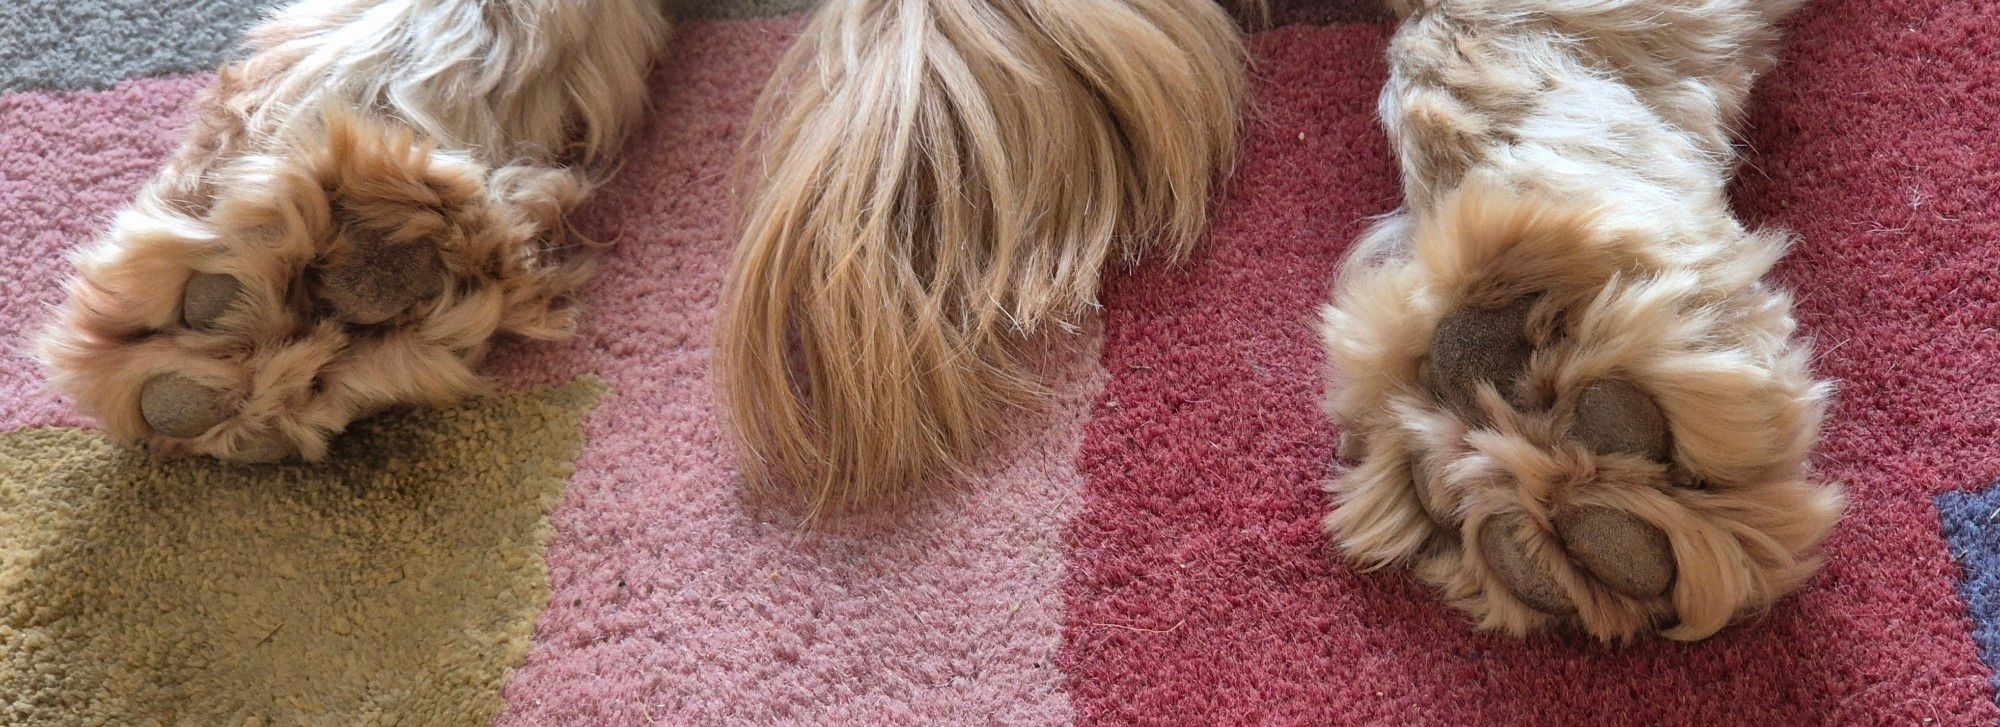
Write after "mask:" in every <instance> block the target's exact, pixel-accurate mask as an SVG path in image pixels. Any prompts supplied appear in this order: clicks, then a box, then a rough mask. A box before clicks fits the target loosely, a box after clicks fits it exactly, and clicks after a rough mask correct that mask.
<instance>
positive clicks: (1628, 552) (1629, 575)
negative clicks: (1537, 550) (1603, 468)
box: [1555, 507, 1675, 598]
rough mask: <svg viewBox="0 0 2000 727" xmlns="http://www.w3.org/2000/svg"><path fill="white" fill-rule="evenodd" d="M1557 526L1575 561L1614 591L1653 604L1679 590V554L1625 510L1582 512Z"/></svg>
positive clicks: (1568, 515) (1588, 509)
mask: <svg viewBox="0 0 2000 727" xmlns="http://www.w3.org/2000/svg"><path fill="white" fill-rule="evenodd" d="M1555 526H1556V536H1557V537H1560V538H1562V541H1563V547H1564V549H1565V550H1567V551H1569V554H1570V557H1572V558H1574V559H1575V560H1576V562H1577V563H1578V564H1579V565H1582V566H1583V568H1584V570H1587V571H1590V574H1591V575H1593V576H1596V577H1597V579H1598V580H1600V581H1602V582H1603V583H1604V585H1607V586H1610V587H1611V588H1612V589H1613V590H1616V591H1618V592H1619V593H1623V594H1625V595H1628V596H1632V597H1634V598H1652V597H1655V596H1659V595H1663V594H1665V593H1666V592H1667V589H1669V588H1672V587H1673V585H1674V571H1675V566H1674V549H1673V546H1672V544H1670V543H1668V542H1667V534H1666V533H1664V532H1662V531H1661V530H1660V529H1659V528H1657V527H1654V526H1653V524H1652V523H1648V522H1646V521H1644V520H1641V519H1639V518H1637V517H1635V516H1633V515H1631V514H1629V513H1626V512H1624V511H1621V510H1613V509H1611V508H1606V507H1580V508H1577V509H1576V510H1575V511H1572V512H1568V513H1564V514H1562V515H1559V516H1557V517H1556V519H1555Z"/></svg>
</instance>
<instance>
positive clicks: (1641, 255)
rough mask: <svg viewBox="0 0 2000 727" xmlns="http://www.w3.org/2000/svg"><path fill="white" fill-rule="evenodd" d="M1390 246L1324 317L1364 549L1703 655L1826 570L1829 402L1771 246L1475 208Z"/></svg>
mask: <svg viewBox="0 0 2000 727" xmlns="http://www.w3.org/2000/svg"><path fill="white" fill-rule="evenodd" d="M1396 224H1401V227H1400V228H1397V230H1400V231H1401V232H1402V233H1403V234H1407V235H1409V239H1408V241H1407V242H1408V248H1407V249H1406V251H1405V252H1406V254H1403V255H1401V256H1398V257H1395V258H1392V259H1387V260H1375V261H1372V264H1370V265H1369V266H1367V267H1361V268H1355V269H1352V270H1350V272H1349V275H1348V276H1347V277H1346V279H1345V280H1344V283H1345V290H1344V291H1343V293H1342V297H1341V298H1340V300H1339V302H1338V304H1337V305H1335V306H1332V307H1330V308H1329V309H1328V310H1327V311H1326V321H1327V322H1326V327H1325V330H1324V333H1325V340H1326V345H1327V347H1328V351H1329V357H1330V360H1331V364H1332V369H1333V373H1334V375H1335V379H1336V382H1335V387H1334V389H1333V391H1332V393H1331V397H1332V407H1331V409H1332V410H1333V412H1334V414H1335V415H1336V417H1338V418H1339V419H1340V420H1341V424H1342V425H1343V427H1344V431H1343V436H1344V437H1347V438H1349V439H1353V440H1356V441H1357V442H1358V443H1359V444H1360V446H1358V447H1356V451H1360V452H1364V453H1365V454H1364V456H1363V457H1362V458H1361V460H1360V461H1359V462H1358V463H1357V464H1356V466H1355V467H1354V468H1352V469H1351V470H1350V471H1348V472H1346V473H1345V474H1343V475H1342V476H1341V477H1340V478H1339V480H1338V481H1337V482H1336V483H1335V484H1334V488H1335V490H1336V491H1337V492H1338V493H1339V495H1340V496H1341V504H1340V506H1339V508H1338V509H1336V511H1335V512H1334V513H1333V514H1332V515H1331V516H1329V518H1328V522H1327V525H1328V528H1329V531H1330V532H1331V534H1332V535H1334V537H1335V538H1336V539H1337V540H1338V541H1339V543H1340V544H1341V546H1342V547H1343V548H1344V549H1345V550H1346V551H1347V552H1348V553H1350V554H1351V555H1353V556H1355V557H1357V558H1358V559H1360V560H1362V561H1363V562H1366V563H1369V564H1377V565H1379V564H1389V563H1403V564H1409V565H1412V566H1413V567H1414V568H1415V569H1416V571H1417V573H1418V574H1419V575H1420V576H1421V577H1423V578H1424V579H1426V580H1428V581H1430V582H1431V583H1433V584H1435V585H1437V586H1439V587H1441V588H1442V589H1443V590H1444V591H1445V593H1446V595H1447V597H1448V598H1450V599H1451V600H1452V601H1453V602H1454V603H1456V604H1457V605H1459V606H1460V607H1461V608H1464V609H1465V610H1467V611H1468V612H1470V613H1472V614H1473V615H1474V616H1476V617H1477V618H1479V619H1480V620H1481V622H1482V623H1483V624H1484V625H1486V626H1488V627H1492V628H1499V629H1503V630H1508V631H1512V632H1516V633H1521V632H1525V631H1528V630H1531V629H1533V628H1536V627H1538V626H1541V625H1545V624H1548V623H1552V622H1566V623H1572V624H1575V625H1579V626H1581V627H1582V628H1583V629H1584V630H1586V631H1588V632H1590V633H1592V634H1594V635H1596V636H1598V637H1600V638H1605V639H1620V638H1627V637H1631V636H1634V635H1638V634H1642V633H1650V632H1655V631H1657V632H1661V633H1664V634H1665V635H1667V636H1670V637H1674V638H1700V637H1703V636H1707V635H1708V634H1711V633H1713V632H1714V631H1716V630H1717V629H1719V628H1721V627H1722V626H1723V625H1725V624H1727V623H1728V622H1729V621H1730V620H1732V619H1734V618H1735V617H1737V616H1738V615H1741V614H1742V613H1746V612H1749V611H1753V610H1755V609H1757V608H1760V607H1762V606H1764V605H1767V604H1769V603H1770V602H1771V601H1772V600H1773V599H1775V598H1777V597H1778V596H1781V595H1783V594H1784V593H1786V592H1789V591H1790V590H1792V589H1793V588H1794V587H1796V585H1797V584H1798V583H1799V582H1800V581H1801V580H1802V579H1803V578H1805V577H1806V576H1807V575H1809V574H1810V573H1811V572H1812V571H1813V569H1814V567H1815V566H1816V565H1817V561H1816V559H1815V558H1814V556H1813V555H1812V553H1811V550H1812V548H1813V547H1814V546H1815V545H1816V544H1817V543H1818V541H1819V540H1820V538H1821V537H1823V536H1824V535H1825V533H1826V532H1827V530H1828V529H1829V528H1830V527H1831V525H1832V522H1833V520H1834V519H1835V518H1836V517H1837V516H1838V513H1839V509H1840V496H1839V492H1838V489H1837V488H1834V487H1828V486H1820V485H1815V484H1813V483H1811V482H1809V481H1807V479H1806V477H1807V471H1806V464H1805V455H1806V453H1807V451H1808V450H1809V449H1810V447H1811V445H1812V442H1813V439H1814V438H1815V436H1816V431H1817V425H1818V419H1819V415H1820V411H1821V408H1822V407H1823V401H1824V398H1825V395H1826V388H1825V387H1824V386H1823V385H1821V384H1819V383H1817V382H1815V381H1813V380H1812V378H1811V377H1810V375H1809V373H1808V372H1807V371H1806V367H1805V360H1806V353H1805V349H1804V346H1803V345H1802V344H1800V343H1797V342H1795V341H1794V340H1793V339H1792V336H1791V333H1792V323H1791V320H1790V316H1789V307H1790V304H1789V300H1788V299H1787V298H1786V296H1784V295H1783V294H1782V293H1781V292H1778V291H1775V290H1772V289H1770V288H1767V287H1765V286H1764V285H1763V284H1761V283H1760V282H1758V278H1760V277H1761V276H1762V274H1763V272H1764V270H1765V269H1766V268H1768V265H1769V262H1770V261H1771V260H1773V259H1775V250H1772V249H1768V248H1767V247H1764V246H1768V245H1771V244H1773V243H1772V241H1770V240H1767V239H1765V238H1762V237H1760V236H1757V235H1753V234H1749V233H1743V234H1741V236H1740V239H1737V240H1734V241H1733V244H1732V245H1729V246H1716V247H1715V248H1713V249H1709V250H1704V251H1700V252H1701V253H1702V254H1700V255H1696V254H1694V251H1689V250H1682V249H1674V248H1672V247H1671V246H1669V245H1665V244H1661V243H1659V242H1657V241H1656V240H1654V239H1653V238H1650V237H1648V236H1647V235H1646V234H1645V233H1644V232H1643V231H1637V230H1629V229H1619V228H1617V227H1613V226H1611V225H1608V224H1606V223H1604V222H1603V221H1602V220H1601V219H1600V218H1599V216H1598V215H1596V214H1594V213H1593V212H1592V211H1589V210H1573V209H1567V208H1565V207H1564V206H1562V205H1558V204H1553V203H1549V202H1547V201H1542V200H1536V199H1530V198H1520V197H1515V196H1511V195H1507V194H1502V193H1495V192H1490V191H1483V190H1477V189H1475V190H1471V191H1468V192H1462V193H1461V194H1460V195H1459V196H1457V197H1455V198H1453V199H1452V200H1450V201H1449V202H1448V203H1447V204H1445V205H1444V206H1443V207H1442V208H1441V209H1440V210H1438V212H1437V213H1436V216H1435V217H1434V218H1433V219H1429V220H1424V221H1421V222H1419V223H1416V224H1414V225H1412V224H1409V223H1407V221H1406V222H1404V223H1396ZM1393 226H1394V225H1393V224H1392V227H1393ZM1392 231H1394V230H1392Z"/></svg>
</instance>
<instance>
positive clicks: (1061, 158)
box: [716, 0, 1245, 512]
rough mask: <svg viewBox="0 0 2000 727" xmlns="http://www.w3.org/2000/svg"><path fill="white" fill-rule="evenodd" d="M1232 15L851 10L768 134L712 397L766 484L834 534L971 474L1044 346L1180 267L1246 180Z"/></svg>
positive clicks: (1127, 7)
mask: <svg viewBox="0 0 2000 727" xmlns="http://www.w3.org/2000/svg"><path fill="white" fill-rule="evenodd" d="M1244 85H1245V82H1244V48H1243V43H1242V39H1241V35H1240V33H1239V32H1238V31H1237V29H1236V27H1235V26H1234V24H1233V22H1232V21H1231V18H1230V15H1229V14H1228V13H1227V12H1226V11H1224V10H1223V9H1222V8H1220V7H1218V6H1217V5H1216V4H1215V2H1214V0H830V1H829V2H827V3H826V4H825V5H823V6H822V7H821V9H820V10H819V12H818V14H817V15H816V16H815V17H814V19H813V21H812V23H811V25H810V27H808V28H807V29H806V31H805V33H804V35H803V36H802V38H801V39H800V40H799V42H798V43H797V45H796V46H795V47H793V48H792V50H791V52H790V53H789V54H788V55H787V57H786V58H785V59H784V61H783V62H782V63H781V65H780V67H779V69H778V71H777V73H776V74H775V76H774V77H773V80H772V82H771V84H770V86H769V87H768V88H767V89H766V90H765V93H764V96H763V98H762V100H761V101H760V102H759V108H758V111H757V114H756V119H757V121H756V123H757V124H758V128H759V129H760V130H761V131H760V134H761V138H760V139H759V140H758V141H759V142H761V143H760V144H759V147H760V149H759V150H757V151H754V152H753V153H752V154H751V155H750V156H749V157H747V159H749V164H750V167H749V169H748V170H747V171H748V173H747V174H746V178H747V179H749V180H750V182H751V184H752V185H753V187H752V189H751V190H750V194H749V195H748V206H747V209H746V213H747V221H746V224H745V227H744V232H743V238H742V240H741V242H740V244H739V246H738V247H737V249H736V254H735V258H734V260H733V261H732V263H731V271H730V276H729V281H730V287H729V290H728V292H727V294H726V296H727V297H726V299H725V301H724V310H723V314H722V316H723V317H722V321H721V326H720V328H719V331H720V333H719V336H720V340H719V341H718V342H717V357H718V358H717V361H716V365H717V374H718V377H719V380H720V383H721V386H722V392H723V399H724V403H725V406H726V408H727V410H728V414H729V415H730V417H731V421H732V422H733V427H734V430H735V435H736V437H737V439H738V442H739V444H740V453H741V455H742V462H743V468H744V471H745V475H746V478H747V479H748V480H749V481H750V482H751V483H752V484H755V485H762V484H773V483H786V484H789V485H791V486H793V487H796V488H799V489H802V490H804V492H805V494H806V495H807V496H808V498H809V499H810V501H811V504H812V505H813V507H814V511H815V512H819V511H821V510H825V509H829V508H833V509H845V508H850V507H856V506H862V505H867V504H869V503H871V502H875V501H880V500H896V499H900V498H901V497H903V496H904V495H907V494H908V493H910V492H912V491H913V489H914V488H915V487H916V486H918V485H921V484H923V483H926V482H932V481H936V480H940V479H949V478H952V477H955V476H957V475H959V474H962V471H963V468H964V465H965V463H966V462H967V460H968V458H969V457H970V456H971V455H973V454H974V453H975V449H976V448H977V446H978V445H979V444H980V442H981V438H980V435H981V433H982V431H983V430H984V429H985V428H986V426H987V424H988V422H989V421H990V420H991V418H992V416H993V415H994V413H995V412H996V411H998V410H1000V409H1001V408H1003V407H1008V406H1014V405H1021V404H1028V403H1032V402H1034V401H1035V400H1036V399H1037V396H1038V394H1039V392H1040V388H1041V387H1040V386H1039V385H1038V381H1037V379H1036V378H1035V377H1034V376H1033V375H1032V374H1031V373H1030V372H1028V371H1026V370H1025V368H1024V365H1023V363H1022V362H1021V361H1020V359H1019V358H1018V356H1017V354H1018V351H1017V350H1016V349H1018V348H1019V344H1020V343H1021V342H1023V341H1025V340H1027V339H1026V337H1027V336H1029V335H1031V334H1034V333H1036V332H1038V331H1041V330H1044V329H1046V328H1047V327H1049V326H1051V325H1055V326H1063V325H1066V324H1067V323H1068V321H1070V320H1071V319H1073V318H1075V317H1076V316H1078V315H1079V314H1080V313H1082V312H1083V311H1085V310H1086V309H1088V308H1090V307H1092V306H1094V305H1095V304H1096V299H1097V291H1098V282H1099V277H1100V273H1101V271H1102V269H1103V268H1104V265H1105V263H1106V262H1107V261H1109V260H1111V259H1112V258H1114V257H1116V258H1120V259H1125V260H1130V259H1134V258H1136V257H1138V256H1139V255H1140V254H1141V253H1142V252H1146V251H1147V250H1149V249H1153V248H1159V249H1161V250H1162V251H1163V252H1164V253H1165V254H1167V255H1169V256H1172V257H1176V258H1178V257H1182V256H1185V255H1186V254H1187V253H1188V252H1189V251H1190V250H1191V249H1192V248H1193V246H1194V244H1195V242H1196V240H1197V239H1198V238H1199V237H1200V236H1201V235H1202V234H1203V232H1204V231H1205V227H1206V226H1207V203H1208V199H1209V193H1210V190H1211V188H1212V187H1213V186H1214V185H1215V184H1216V183H1217V182H1218V180H1219V179H1220V174H1221V172H1222V171H1225V170H1227V169H1228V168H1229V167H1230V165H1231V164H1232V163H1233V155H1234V152H1235V147H1236V137H1237V124H1238V121H1237V119H1238V111H1239V106H1240V105H1241V103H1242V100H1243V95H1244Z"/></svg>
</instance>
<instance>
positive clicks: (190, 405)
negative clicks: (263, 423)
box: [139, 374, 231, 439]
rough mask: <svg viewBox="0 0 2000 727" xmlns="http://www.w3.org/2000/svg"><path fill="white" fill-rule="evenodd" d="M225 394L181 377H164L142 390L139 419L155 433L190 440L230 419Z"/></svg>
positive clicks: (173, 375) (147, 384) (147, 383)
mask: <svg viewBox="0 0 2000 727" xmlns="http://www.w3.org/2000/svg"><path fill="white" fill-rule="evenodd" d="M230 413H231V412H230V410H229V407H228V405H227V403H226V401H225V397H224V396H223V392H221V391H218V390H215V389H211V388H209V387H206V386H203V385H201V384H197V383H195V382H194V381H192V380H190V379H188V378H186V377H184V376H181V375H179V374H161V375H159V376H155V377H153V380H151V381H148V382H146V385H145V386H144V387H142V388H141V389H140V390H139V416H141V417H143V418H144V419H145V420H146V426H149V427H152V428H153V431H154V432H157V433H160V434H164V435H166V436H169V437H179V438H182V439H187V438H191V437H198V436H201V434H202V433H203V432H207V431H208V430H209V429H212V428H214V427H215V425H217V424H221V423H222V421H223V420H224V419H228V418H229V415H230Z"/></svg>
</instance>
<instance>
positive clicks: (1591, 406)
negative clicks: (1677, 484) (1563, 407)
mask: <svg viewBox="0 0 2000 727" xmlns="http://www.w3.org/2000/svg"><path fill="white" fill-rule="evenodd" d="M1574 433H1575V436H1576V438H1577V439H1579V440H1581V441H1582V442H1583V444H1584V446H1586V447H1589V448H1590V451H1592V452H1596V453H1598V454H1636V455H1640V456H1644V457H1648V458H1651V459H1653V460H1656V461H1661V462H1665V461H1667V459H1668V457H1669V456H1670V455H1672V453H1673V447H1672V446H1671V443H1670V442H1669V441H1668V436H1667V418H1666V415H1664V414H1662V413H1661V412H1660V406H1659V405H1658V404H1655V403H1653V398H1652V397H1650V396H1647V395H1646V392H1644V391H1641V390H1640V389H1639V387H1637V386H1633V385H1632V384H1630V383H1626V382H1624V381H1600V382H1597V383H1595V384H1591V385H1589V386H1586V387H1584V389H1583V392H1582V393H1581V394H1580V395H1579V396H1578V397H1577V400H1576V425H1575V427H1574Z"/></svg>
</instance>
